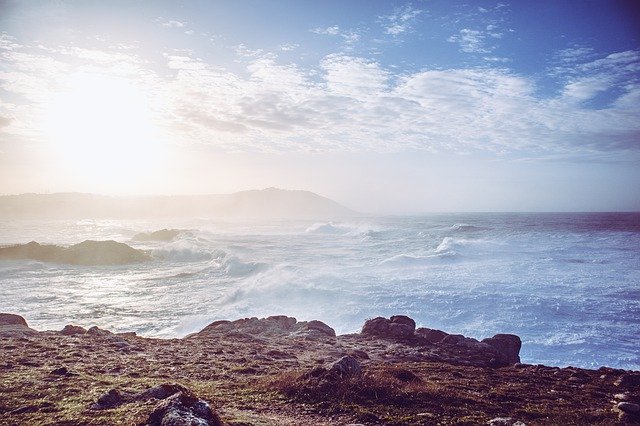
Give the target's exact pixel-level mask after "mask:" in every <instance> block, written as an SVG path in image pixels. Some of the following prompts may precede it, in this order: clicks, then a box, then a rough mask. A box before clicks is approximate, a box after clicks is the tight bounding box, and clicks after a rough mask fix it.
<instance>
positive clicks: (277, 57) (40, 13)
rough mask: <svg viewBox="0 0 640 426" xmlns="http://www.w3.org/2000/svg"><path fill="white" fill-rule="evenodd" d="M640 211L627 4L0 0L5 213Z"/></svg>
mask: <svg viewBox="0 0 640 426" xmlns="http://www.w3.org/2000/svg"><path fill="white" fill-rule="evenodd" d="M266 187H279V188H285V189H305V190H310V191H314V192H316V193H319V194H321V195H324V196H327V197H330V198H332V199H334V200H337V201H339V202H341V203H343V204H345V205H347V206H348V207H351V208H353V209H356V210H359V211H363V212H373V213H392V214H418V213H422V212H431V211H445V212H446V211H623V210H626V211H629V210H631V211H640V5H638V3H637V2H634V1H631V0H630V1H619V0H618V1H617V0H581V1H573V0H566V1H556V0H551V1H548V0H542V1H535V2H529V1H500V2H493V1H456V0H425V1H413V2H402V1H372V0H366V1H365V0H363V1H355V0H352V1H305V0H298V1H269V0H259V1H257V0H256V1H239V0H235V1H223V0H219V1H135V2H132V1H119V0H110V1H108V2H105V1H91V0H86V1H64V0H56V1H39V0H31V1H13V0H0V194H18V193H25V192H36V193H53V192H71V191H73V192H93V193H101V194H114V195H131V194H208V193H230V192H234V191H239V190H246V189H259V188H266Z"/></svg>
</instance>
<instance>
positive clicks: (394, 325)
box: [361, 315, 416, 339]
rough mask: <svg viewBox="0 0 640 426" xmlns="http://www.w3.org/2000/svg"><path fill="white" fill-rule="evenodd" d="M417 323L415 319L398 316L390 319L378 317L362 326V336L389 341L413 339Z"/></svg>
mask: <svg viewBox="0 0 640 426" xmlns="http://www.w3.org/2000/svg"><path fill="white" fill-rule="evenodd" d="M415 331H416V323H415V321H414V320H413V319H411V318H409V317H407V316H404V315H396V316H392V317H391V318H389V319H386V318H382V317H377V318H373V319H370V320H367V321H366V322H365V323H364V325H363V326H362V332H361V333H362V334H364V335H368V336H376V337H382V338H388V339H406V338H409V337H413V336H414V334H415Z"/></svg>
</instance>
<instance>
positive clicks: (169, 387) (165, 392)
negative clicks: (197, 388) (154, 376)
mask: <svg viewBox="0 0 640 426" xmlns="http://www.w3.org/2000/svg"><path fill="white" fill-rule="evenodd" d="M188 391H189V390H188V389H187V388H185V387H184V386H182V385H178V384H175V383H163V384H161V385H158V386H155V387H152V388H151V389H147V390H146V391H144V392H140V393H139V394H136V395H135V396H134V399H136V400H138V401H147V400H149V399H152V398H153V399H165V398H168V397H170V396H171V395H174V394H176V393H178V392H188Z"/></svg>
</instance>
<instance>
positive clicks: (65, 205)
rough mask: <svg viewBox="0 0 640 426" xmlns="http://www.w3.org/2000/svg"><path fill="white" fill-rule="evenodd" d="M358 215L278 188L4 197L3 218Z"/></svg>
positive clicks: (0, 210) (311, 196)
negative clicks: (202, 193) (216, 193)
mask: <svg viewBox="0 0 640 426" xmlns="http://www.w3.org/2000/svg"><path fill="white" fill-rule="evenodd" d="M354 214H355V213H354V212H353V211H351V210H349V209H348V208H346V207H344V206H342V205H340V204H338V203H337V202H335V201H333V200H330V199H329V198H326V197H322V196H320V195H318V194H315V193H313V192H309V191H293V190H283V189H277V188H267V189H263V190H251V191H241V192H236V193H233V194H219V195H175V196H128V197H113V196H106V195H97V194H83V193H57V194H21V195H5V196H0V219H83V218H122V219H124V218H157V217H160V218H163V217H212V218H238V219H274V218H283V219H324V218H333V217H344V216H353V215H354Z"/></svg>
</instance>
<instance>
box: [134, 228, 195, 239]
mask: <svg viewBox="0 0 640 426" xmlns="http://www.w3.org/2000/svg"><path fill="white" fill-rule="evenodd" d="M182 232H184V231H182V230H180V229H161V230H159V231H154V232H140V233H139V234H136V235H134V236H133V238H132V239H133V240H134V241H173V240H175V239H176V238H177V237H178V236H179V235H180V234H181V233H182Z"/></svg>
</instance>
